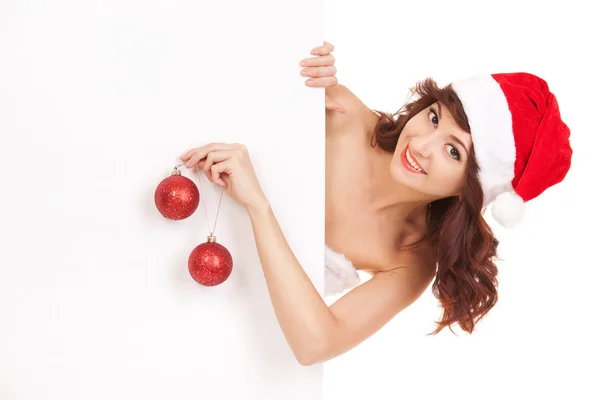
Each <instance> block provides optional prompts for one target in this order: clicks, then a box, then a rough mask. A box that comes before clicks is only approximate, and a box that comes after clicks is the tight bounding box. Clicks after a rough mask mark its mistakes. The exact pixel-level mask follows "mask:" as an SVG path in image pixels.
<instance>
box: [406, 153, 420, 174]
mask: <svg viewBox="0 0 600 400" xmlns="http://www.w3.org/2000/svg"><path fill="white" fill-rule="evenodd" d="M406 159H407V160H408V162H409V163H410V165H412V167H413V168H414V169H416V170H417V171H419V172H423V169H422V168H419V166H417V164H416V163H415V162H414V160H413V159H412V158H411V156H410V154H409V153H408V149H407V150H406Z"/></svg>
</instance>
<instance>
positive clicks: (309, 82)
mask: <svg viewBox="0 0 600 400" xmlns="http://www.w3.org/2000/svg"><path fill="white" fill-rule="evenodd" d="M306 84H307V85H308V86H313V85H314V84H315V81H313V80H310V79H309V80H307V81H306Z"/></svg>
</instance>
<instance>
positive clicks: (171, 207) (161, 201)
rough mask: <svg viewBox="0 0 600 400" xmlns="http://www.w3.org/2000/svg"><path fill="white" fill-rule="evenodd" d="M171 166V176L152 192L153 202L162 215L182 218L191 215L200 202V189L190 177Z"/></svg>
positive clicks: (174, 218) (177, 218)
mask: <svg viewBox="0 0 600 400" xmlns="http://www.w3.org/2000/svg"><path fill="white" fill-rule="evenodd" d="M182 165H183V164H179V165H177V166H175V167H173V171H171V176H168V177H166V178H165V179H163V180H162V181H161V182H160V183H159V184H158V186H157V187H156V190H155V192H154V204H155V205H156V208H157V209H158V211H159V212H160V213H161V214H162V215H163V217H165V218H168V219H172V220H176V221H177V220H182V219H185V218H187V217H189V216H190V215H192V214H193V213H194V212H195V211H196V209H197V208H198V204H200V191H199V190H198V187H197V186H196V184H195V183H194V181H192V180H191V179H189V178H187V177H185V176H183V175H181V172H180V171H179V169H178V167H180V166H182Z"/></svg>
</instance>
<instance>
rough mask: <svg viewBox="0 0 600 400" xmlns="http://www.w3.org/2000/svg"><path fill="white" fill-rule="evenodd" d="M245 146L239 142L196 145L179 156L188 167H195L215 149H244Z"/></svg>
mask: <svg viewBox="0 0 600 400" xmlns="http://www.w3.org/2000/svg"><path fill="white" fill-rule="evenodd" d="M243 148H244V146H243V145H241V144H239V143H232V144H230V143H209V144H207V145H205V146H202V147H196V148H194V149H191V150H188V151H187V152H185V153H183V154H182V155H181V156H180V157H179V158H180V159H181V161H184V162H185V166H186V167H188V168H191V167H193V166H194V165H196V164H198V163H199V162H200V161H201V160H203V159H204V158H205V157H206V156H207V155H208V154H209V153H210V152H213V151H226V150H235V149H243Z"/></svg>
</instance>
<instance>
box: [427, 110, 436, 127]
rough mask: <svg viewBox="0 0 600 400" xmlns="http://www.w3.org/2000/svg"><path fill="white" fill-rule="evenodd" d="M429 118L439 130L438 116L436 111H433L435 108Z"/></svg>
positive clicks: (428, 115)
mask: <svg viewBox="0 0 600 400" xmlns="http://www.w3.org/2000/svg"><path fill="white" fill-rule="evenodd" d="M427 118H429V121H430V122H431V123H432V124H433V125H434V126H435V127H436V128H437V125H438V116H437V114H436V113H435V111H434V110H433V108H430V109H429V114H427Z"/></svg>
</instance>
